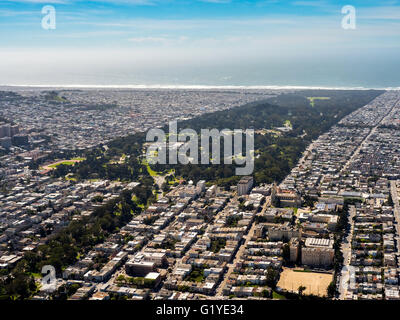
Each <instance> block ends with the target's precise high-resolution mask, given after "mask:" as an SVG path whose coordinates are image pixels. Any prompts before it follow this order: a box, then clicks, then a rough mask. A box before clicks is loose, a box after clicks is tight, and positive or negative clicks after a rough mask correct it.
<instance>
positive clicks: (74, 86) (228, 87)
mask: <svg viewBox="0 0 400 320" xmlns="http://www.w3.org/2000/svg"><path fill="white" fill-rule="evenodd" d="M10 88H18V89H22V88H37V89H46V88H49V89H169V90H215V89H217V90H400V87H368V88H367V87H324V86H291V85H287V86H277V85H270V86H269V85H253V86H240V85H161V84H154V85H137V84H136V85H95V84H93V85H89V84H88V85H86V84H57V85H44V84H29V85H26V84H1V85H0V90H3V89H10Z"/></svg>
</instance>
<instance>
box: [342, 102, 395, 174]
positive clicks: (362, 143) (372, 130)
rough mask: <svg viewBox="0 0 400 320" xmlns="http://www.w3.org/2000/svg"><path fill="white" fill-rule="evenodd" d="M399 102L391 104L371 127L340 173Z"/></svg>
mask: <svg viewBox="0 0 400 320" xmlns="http://www.w3.org/2000/svg"><path fill="white" fill-rule="evenodd" d="M399 101H400V100H397V101H396V102H395V103H393V106H392V107H391V108H390V110H389V111H388V113H387V114H386V115H385V116H383V117H382V118H381V120H379V122H378V123H377V124H376V125H375V127H373V128H372V129H371V130H370V132H369V133H368V134H367V135H366V136H365V138H364V139H363V140H362V142H361V143H360V145H359V146H358V147H357V149H356V150H355V151H354V152H353V154H352V156H351V157H350V159H349V160H348V161H347V162H346V164H345V165H344V167H343V168H342V170H341V171H340V172H341V173H342V172H344V171H345V170H346V169H347V168H348V167H349V165H350V163H351V162H353V160H354V159H355V158H356V157H357V156H358V155H359V153H360V150H361V148H362V147H363V145H364V143H365V142H366V141H367V140H368V139H369V137H370V136H371V135H373V134H374V133H375V132H376V129H377V128H378V126H379V125H380V124H381V122H382V121H383V120H385V119H386V118H387V117H389V116H390V115H391V113H392V111H393V109H394V108H395V107H396V106H397V104H398V103H399Z"/></svg>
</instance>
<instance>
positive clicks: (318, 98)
mask: <svg viewBox="0 0 400 320" xmlns="http://www.w3.org/2000/svg"><path fill="white" fill-rule="evenodd" d="M307 99H308V100H310V105H311V107H314V105H315V100H329V99H330V97H307Z"/></svg>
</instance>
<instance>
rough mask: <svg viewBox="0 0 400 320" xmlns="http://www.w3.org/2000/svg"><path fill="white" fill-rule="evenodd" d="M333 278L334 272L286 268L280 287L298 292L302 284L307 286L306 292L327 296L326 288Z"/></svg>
mask: <svg viewBox="0 0 400 320" xmlns="http://www.w3.org/2000/svg"><path fill="white" fill-rule="evenodd" d="M332 278H333V275H332V274H328V273H318V272H312V271H304V272H303V271H300V270H298V271H295V270H294V269H284V270H283V272H282V273H281V277H280V279H279V282H278V287H280V288H282V289H285V290H287V291H294V292H297V290H298V288H299V287H300V286H304V287H306V290H304V293H305V294H314V295H319V296H321V297H322V296H325V295H326V290H327V288H328V286H329V284H330V283H331V281H332Z"/></svg>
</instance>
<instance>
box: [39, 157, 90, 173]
mask: <svg viewBox="0 0 400 320" xmlns="http://www.w3.org/2000/svg"><path fill="white" fill-rule="evenodd" d="M83 160H85V159H84V158H75V159H71V160H61V161H57V162H54V163H51V164H48V165H47V166H44V167H43V168H42V169H43V170H51V169H55V168H57V167H58V166H59V165H61V164H64V165H66V166H72V165H74V164H75V163H76V162H81V161H83Z"/></svg>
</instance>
